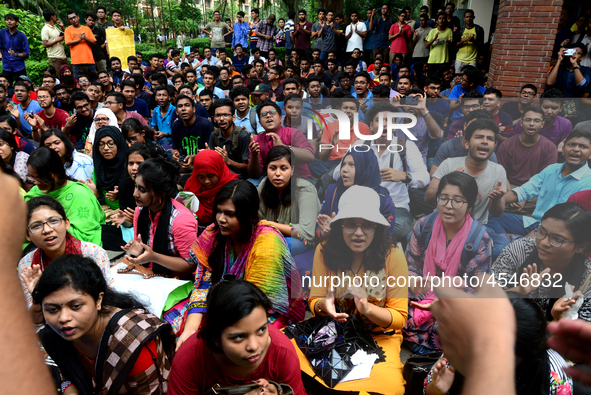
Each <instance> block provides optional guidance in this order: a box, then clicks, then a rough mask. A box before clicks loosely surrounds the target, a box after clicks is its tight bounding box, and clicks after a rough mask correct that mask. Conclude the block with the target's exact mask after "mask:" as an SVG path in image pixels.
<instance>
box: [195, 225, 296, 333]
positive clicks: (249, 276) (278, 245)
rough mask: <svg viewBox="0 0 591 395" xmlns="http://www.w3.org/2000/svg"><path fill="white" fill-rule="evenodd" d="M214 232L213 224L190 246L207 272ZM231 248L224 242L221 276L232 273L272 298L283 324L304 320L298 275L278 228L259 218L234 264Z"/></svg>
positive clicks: (274, 308)
mask: <svg viewBox="0 0 591 395" xmlns="http://www.w3.org/2000/svg"><path fill="white" fill-rule="evenodd" d="M217 234H218V230H217V229H216V228H215V224H212V225H210V226H208V227H207V229H205V231H204V232H203V233H202V234H201V235H200V236H199V238H198V239H197V241H196V242H195V243H194V244H193V246H192V250H193V253H194V254H195V256H196V257H197V259H199V262H200V263H201V264H202V265H203V266H205V267H206V268H207V269H208V270H210V271H211V264H210V263H209V256H210V255H211V253H212V252H213V250H214V248H215V246H216V244H217V240H216V236H217ZM230 249H231V245H230V243H227V244H226V251H225V260H224V275H225V274H233V275H235V276H236V278H239V279H244V280H247V281H249V282H251V283H253V284H254V285H256V286H257V287H259V289H260V290H261V291H263V292H264V293H265V295H267V297H268V298H269V300H270V301H271V303H272V306H273V311H272V313H275V314H277V315H279V317H278V319H279V320H280V321H281V322H282V323H283V324H284V325H290V324H292V323H296V322H299V321H301V320H303V319H304V308H305V307H304V306H305V305H304V300H303V299H302V298H301V294H300V292H301V282H300V278H299V274H298V271H297V269H296V266H295V262H294V260H293V258H292V256H291V253H290V252H289V247H288V245H287V242H286V241H285V239H284V238H283V235H282V234H281V232H279V230H277V228H275V227H274V226H272V225H271V224H270V223H269V222H267V221H259V222H258V223H257V225H256V226H255V228H254V230H253V232H252V236H251V237H250V239H249V240H248V242H247V243H246V244H245V245H244V247H243V248H242V251H241V253H240V255H239V256H237V257H233V258H234V259H233V260H234V264H233V265H231V262H232V257H231V256H230ZM230 266H231V267H230Z"/></svg>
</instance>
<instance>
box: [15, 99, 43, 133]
mask: <svg viewBox="0 0 591 395" xmlns="http://www.w3.org/2000/svg"><path fill="white" fill-rule="evenodd" d="M21 105H22V103H21V104H18V105H17V106H16V108H17V109H18V113H19V119H20V121H21V126H22V130H21V131H22V132H23V135H25V137H27V136H29V135H30V134H31V125H29V122H27V121H26V120H25V118H24V117H23V114H24V113H26V112H28V113H31V112H32V113H33V114H37V113H38V112H39V111H42V110H43V109H42V108H41V106H40V105H39V103H37V101H36V100H31V102H30V103H29V105H28V106H27V108H25V109H23V108H22V106H21Z"/></svg>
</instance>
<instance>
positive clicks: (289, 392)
mask: <svg viewBox="0 0 591 395" xmlns="http://www.w3.org/2000/svg"><path fill="white" fill-rule="evenodd" d="M269 384H273V385H274V386H275V388H277V394H278V395H294V392H293V388H291V387H290V386H289V385H287V384H277V383H276V382H274V381H269ZM258 388H259V386H258V385H257V384H245V385H234V386H230V387H221V386H220V385H219V384H216V385H215V386H213V387H211V388H210V389H208V390H207V391H205V392H202V393H201V395H214V394H216V395H244V394H247V393H249V392H250V391H252V390H256V389H258Z"/></svg>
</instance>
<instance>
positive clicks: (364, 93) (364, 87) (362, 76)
mask: <svg viewBox="0 0 591 395" xmlns="http://www.w3.org/2000/svg"><path fill="white" fill-rule="evenodd" d="M369 84H371V77H370V76H369V74H368V73H367V72H366V71H360V72H359V73H357V76H356V77H355V79H354V86H353V87H354V88H355V92H354V93H353V97H355V98H357V100H359V111H360V112H359V120H360V121H362V120H363V114H365V112H366V111H367V109H368V108H370V107H371V106H373V93H372V92H371V91H370V90H369Z"/></svg>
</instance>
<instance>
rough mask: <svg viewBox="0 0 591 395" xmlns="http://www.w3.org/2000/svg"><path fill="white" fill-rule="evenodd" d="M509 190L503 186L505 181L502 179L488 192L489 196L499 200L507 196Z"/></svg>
mask: <svg viewBox="0 0 591 395" xmlns="http://www.w3.org/2000/svg"><path fill="white" fill-rule="evenodd" d="M506 193H507V191H506V190H505V188H503V182H502V181H501V180H499V181H497V184H496V185H495V188H494V189H493V190H492V192H490V193H489V194H488V197H489V198H490V199H492V200H497V199H500V198H502V197H503V196H505V194H506Z"/></svg>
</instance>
